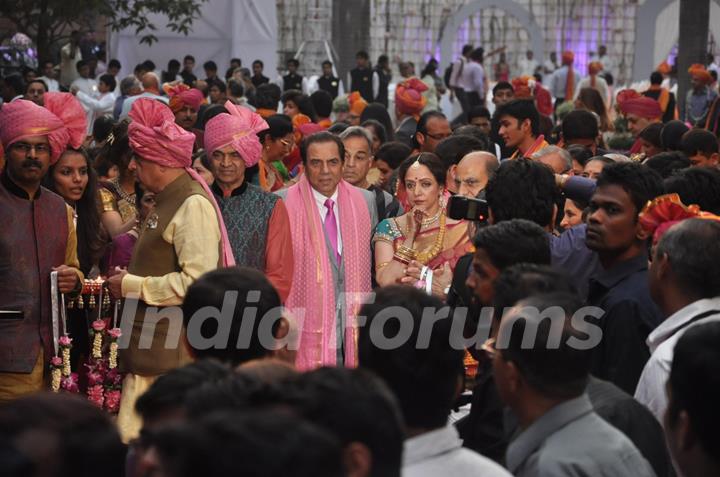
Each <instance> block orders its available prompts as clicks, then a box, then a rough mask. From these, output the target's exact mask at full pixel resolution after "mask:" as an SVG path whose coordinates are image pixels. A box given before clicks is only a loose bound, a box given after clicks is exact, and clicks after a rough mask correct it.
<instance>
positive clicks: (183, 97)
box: [163, 83, 205, 113]
mask: <svg viewBox="0 0 720 477" xmlns="http://www.w3.org/2000/svg"><path fill="white" fill-rule="evenodd" d="M163 91H165V94H167V95H168V97H169V98H170V102H169V106H170V109H172V112H173V113H177V112H178V111H180V110H181V109H183V107H185V105H188V106H190V107H191V108H193V109H194V110H196V111H197V110H198V109H200V105H201V104H202V103H203V101H205V98H204V97H203V94H202V91H200V90H199V89H197V88H190V87H189V86H188V85H186V84H184V83H180V84H177V85H175V86H171V85H170V84H169V83H165V84H164V85H163Z"/></svg>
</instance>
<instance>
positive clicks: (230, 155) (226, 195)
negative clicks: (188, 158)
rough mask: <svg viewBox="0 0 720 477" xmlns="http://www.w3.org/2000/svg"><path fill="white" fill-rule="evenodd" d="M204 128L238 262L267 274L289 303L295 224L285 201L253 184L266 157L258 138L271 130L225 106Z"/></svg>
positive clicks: (215, 188)
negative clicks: (253, 176) (251, 175)
mask: <svg viewBox="0 0 720 477" xmlns="http://www.w3.org/2000/svg"><path fill="white" fill-rule="evenodd" d="M225 109H227V110H228V112H227V113H220V114H218V115H217V116H215V117H214V118H212V119H210V120H209V121H208V122H207V124H206V125H205V136H204V141H205V151H206V152H207V154H208V157H209V158H210V163H211V165H212V168H211V169H212V173H213V176H214V177H215V181H214V182H213V185H212V188H211V189H212V192H213V194H214V195H215V199H216V200H217V202H218V205H219V206H220V210H221V211H222V215H223V219H224V220H225V225H226V226H227V231H228V237H229V240H230V245H231V246H232V251H233V255H234V257H235V263H237V264H238V265H241V266H245V267H252V268H256V269H258V270H260V271H262V272H264V273H265V275H266V276H267V278H268V280H270V282H271V283H272V284H273V286H274V287H275V289H276V290H277V291H278V294H279V295H280V299H281V300H282V301H283V302H284V301H285V300H286V299H287V297H288V294H289V293H290V286H291V285H292V276H293V251H292V241H291V236H290V221H289V219H288V213H287V209H286V208H285V204H284V203H283V201H282V199H280V197H278V196H277V195H275V194H272V193H270V192H265V191H264V190H262V189H261V188H260V187H258V186H255V185H253V184H251V183H250V181H249V180H248V179H249V177H248V176H247V174H246V172H247V169H248V168H253V173H255V174H257V170H256V169H257V168H256V167H255V166H256V165H257V164H258V162H259V161H260V160H262V159H261V156H262V144H260V138H259V137H258V134H259V133H261V132H263V131H267V130H268V129H269V126H268V124H267V123H266V122H265V120H264V119H263V118H262V117H260V115H258V114H256V113H254V112H252V111H250V110H249V109H248V108H246V107H244V106H237V105H235V104H233V103H232V102H230V101H228V102H226V103H225Z"/></svg>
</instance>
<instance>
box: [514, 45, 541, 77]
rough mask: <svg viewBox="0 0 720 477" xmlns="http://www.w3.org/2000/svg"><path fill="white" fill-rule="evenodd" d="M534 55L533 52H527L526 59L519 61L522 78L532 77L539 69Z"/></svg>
mask: <svg viewBox="0 0 720 477" xmlns="http://www.w3.org/2000/svg"><path fill="white" fill-rule="evenodd" d="M533 56H534V53H533V51H532V50H528V51H526V52H525V58H521V59H520V61H519V65H518V66H520V76H532V75H534V74H535V71H536V70H537V69H538V62H537V61H536V60H535V59H534V58H533Z"/></svg>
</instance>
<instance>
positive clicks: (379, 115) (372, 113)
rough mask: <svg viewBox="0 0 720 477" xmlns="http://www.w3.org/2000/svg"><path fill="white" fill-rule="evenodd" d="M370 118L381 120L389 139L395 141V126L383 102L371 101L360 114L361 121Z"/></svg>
mask: <svg viewBox="0 0 720 477" xmlns="http://www.w3.org/2000/svg"><path fill="white" fill-rule="evenodd" d="M368 119H374V120H376V121H379V122H380V124H382V125H383V126H384V127H385V133H386V134H387V140H388V141H393V140H394V139H395V132H394V128H393V123H392V120H391V119H390V113H388V110H387V108H386V107H385V105H384V104H382V103H370V104H368V105H367V106H366V107H365V109H364V110H363V112H362V113H361V114H360V122H361V123H364V122H365V121H367V120H368Z"/></svg>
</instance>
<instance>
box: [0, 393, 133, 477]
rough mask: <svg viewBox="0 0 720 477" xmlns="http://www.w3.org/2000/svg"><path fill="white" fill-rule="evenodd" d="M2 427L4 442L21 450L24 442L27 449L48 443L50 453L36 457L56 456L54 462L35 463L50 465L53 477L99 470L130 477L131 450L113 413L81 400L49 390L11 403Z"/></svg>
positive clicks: (87, 476)
mask: <svg viewBox="0 0 720 477" xmlns="http://www.w3.org/2000/svg"><path fill="white" fill-rule="evenodd" d="M0 429H2V435H3V438H4V439H7V440H8V441H11V442H13V443H14V444H15V445H16V446H18V447H19V445H18V444H19V442H21V441H25V442H26V444H24V445H23V446H27V445H30V443H33V445H35V446H36V445H37V443H38V442H44V443H46V444H45V445H47V446H48V448H47V449H44V451H43V452H42V453H31V455H33V456H35V459H38V458H39V456H45V457H42V458H44V459H46V458H47V456H50V457H49V458H50V462H47V461H45V462H37V461H36V462H33V463H34V464H35V465H36V466H39V465H43V464H44V465H49V468H52V475H57V476H75V477H91V476H95V475H98V471H99V469H102V471H100V472H101V473H102V474H103V475H106V476H108V477H121V476H123V475H125V471H124V468H125V454H126V448H125V446H124V445H123V443H122V441H121V440H120V435H119V434H118V431H117V427H116V426H115V424H114V423H113V422H112V420H111V419H110V417H109V415H108V414H106V413H105V412H103V411H102V410H100V409H98V408H97V407H95V406H94V405H92V404H91V403H90V402H88V400H87V399H83V398H82V397H80V396H77V395H73V394H68V393H58V394H56V393H50V392H45V393H36V394H30V395H26V396H23V397H20V398H17V399H14V400H11V401H8V402H6V403H4V404H3V406H2V407H0ZM51 449H52V452H50V450H51ZM46 451H47V452H46ZM31 460H33V459H32V458H31ZM33 470H34V471H37V467H36V468H35V469H33ZM5 471H6V468H3V475H4V472H5ZM23 475H35V474H34V472H30V473H27V474H23Z"/></svg>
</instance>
